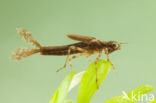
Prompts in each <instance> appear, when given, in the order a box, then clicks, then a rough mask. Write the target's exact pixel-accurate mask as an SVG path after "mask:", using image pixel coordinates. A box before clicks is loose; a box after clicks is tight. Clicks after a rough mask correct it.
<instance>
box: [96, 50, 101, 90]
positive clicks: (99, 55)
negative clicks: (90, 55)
mask: <svg viewBox="0 0 156 103" xmlns="http://www.w3.org/2000/svg"><path fill="white" fill-rule="evenodd" d="M100 57H101V51H99V54H98V56H97V57H96V61H95V71H96V86H97V88H99V85H98V68H97V62H98V60H99V59H100Z"/></svg>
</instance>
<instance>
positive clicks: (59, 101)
mask: <svg viewBox="0 0 156 103" xmlns="http://www.w3.org/2000/svg"><path fill="white" fill-rule="evenodd" d="M74 75H75V72H71V73H69V74H68V75H67V76H66V77H65V79H64V80H63V82H62V83H61V85H60V86H59V88H58V89H57V90H56V91H55V93H54V94H53V96H52V98H51V100H50V102H49V103H64V101H65V98H66V96H67V94H68V90H69V86H70V84H71V81H72V78H73V76H74Z"/></svg>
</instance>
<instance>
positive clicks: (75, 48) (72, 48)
mask: <svg viewBox="0 0 156 103" xmlns="http://www.w3.org/2000/svg"><path fill="white" fill-rule="evenodd" d="M71 50H78V51H82V52H85V50H84V49H82V48H79V47H75V46H70V47H69V49H68V54H67V58H66V61H65V64H64V66H63V67H61V68H60V69H58V70H57V71H56V72H59V71H60V70H62V69H64V68H65V67H66V65H67V62H68V60H69V56H70V53H71ZM69 64H70V67H71V69H72V64H71V63H69ZM72 71H73V69H72Z"/></svg>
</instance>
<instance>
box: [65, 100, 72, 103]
mask: <svg viewBox="0 0 156 103" xmlns="http://www.w3.org/2000/svg"><path fill="white" fill-rule="evenodd" d="M64 103H73V101H72V100H67V101H65V102H64Z"/></svg>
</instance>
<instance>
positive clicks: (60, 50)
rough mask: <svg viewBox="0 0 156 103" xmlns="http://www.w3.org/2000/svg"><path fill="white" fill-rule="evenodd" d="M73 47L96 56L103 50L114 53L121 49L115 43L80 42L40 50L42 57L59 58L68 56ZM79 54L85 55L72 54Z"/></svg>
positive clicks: (71, 52)
mask: <svg viewBox="0 0 156 103" xmlns="http://www.w3.org/2000/svg"><path fill="white" fill-rule="evenodd" d="M71 46H75V47H78V48H82V49H84V50H86V51H88V52H86V53H88V54H94V53H96V52H98V51H102V50H103V49H105V48H107V49H108V53H109V54H110V53H112V52H113V51H115V50H118V49H120V48H119V47H117V46H116V42H115V41H111V42H101V41H99V40H97V41H96V42H90V43H89V44H88V43H84V42H78V43H74V44H70V45H64V46H48V47H42V48H41V49H40V53H41V55H57V56H64V55H68V50H69V48H70V47H71ZM78 53H83V51H79V50H73V49H72V50H71V51H70V54H78Z"/></svg>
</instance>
